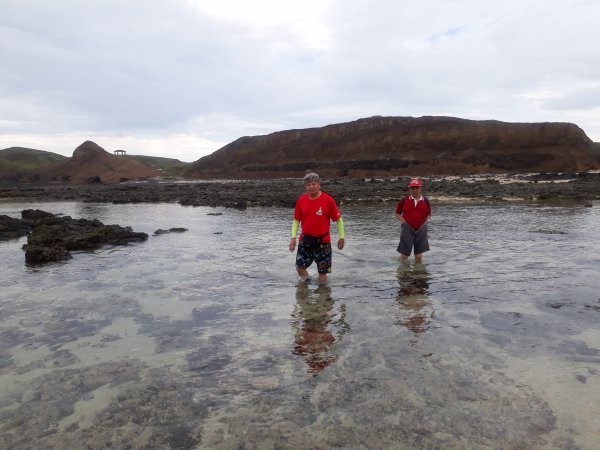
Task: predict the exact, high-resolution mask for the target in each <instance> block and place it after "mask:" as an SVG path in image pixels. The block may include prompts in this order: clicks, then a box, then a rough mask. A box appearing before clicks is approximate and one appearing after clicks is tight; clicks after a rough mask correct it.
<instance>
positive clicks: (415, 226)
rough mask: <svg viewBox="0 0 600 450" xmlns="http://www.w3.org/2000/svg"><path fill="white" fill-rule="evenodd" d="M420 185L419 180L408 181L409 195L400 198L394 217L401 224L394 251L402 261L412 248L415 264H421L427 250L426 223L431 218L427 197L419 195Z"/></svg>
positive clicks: (406, 257)
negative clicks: (398, 241)
mask: <svg viewBox="0 0 600 450" xmlns="http://www.w3.org/2000/svg"><path fill="white" fill-rule="evenodd" d="M421 185H422V183H421V180H419V179H416V178H415V179H412V180H410V182H409V183H408V189H409V191H410V195H408V196H407V197H404V198H401V199H400V201H399V202H398V205H397V206H396V217H398V220H399V221H400V224H401V225H400V243H399V244H398V248H397V249H396V250H397V251H398V253H400V259H401V260H402V261H406V260H407V259H408V257H409V256H410V254H411V252H412V250H413V247H414V250H415V261H416V262H421V261H422V260H423V253H424V252H426V251H428V250H429V242H428V240H427V221H428V220H429V219H430V218H431V206H430V205H429V200H428V199H427V197H425V196H424V195H422V194H421Z"/></svg>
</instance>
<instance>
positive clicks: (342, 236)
mask: <svg viewBox="0 0 600 450" xmlns="http://www.w3.org/2000/svg"><path fill="white" fill-rule="evenodd" d="M337 227H338V234H339V235H340V239H345V232H344V221H343V220H342V218H341V217H340V218H339V219H338V221H337Z"/></svg>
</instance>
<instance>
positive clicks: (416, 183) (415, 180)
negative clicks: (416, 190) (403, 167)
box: [408, 178, 422, 187]
mask: <svg viewBox="0 0 600 450" xmlns="http://www.w3.org/2000/svg"><path fill="white" fill-rule="evenodd" d="M421 185H422V183H421V180H419V179H418V178H413V179H412V180H410V183H408V187H415V186H416V187H421Z"/></svg>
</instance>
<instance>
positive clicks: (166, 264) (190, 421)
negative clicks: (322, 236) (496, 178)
mask: <svg viewBox="0 0 600 450" xmlns="http://www.w3.org/2000/svg"><path fill="white" fill-rule="evenodd" d="M394 206H395V205H394V204H392V203H381V204H378V205H370V206H359V205H348V206H342V213H343V215H344V220H345V223H346V229H347V240H346V248H345V249H344V250H343V251H335V250H334V262H333V265H334V272H333V273H332V275H331V276H330V280H329V282H328V284H327V285H324V286H319V285H317V284H316V283H315V282H314V281H311V282H309V283H302V282H298V280H297V276H296V275H295V270H294V268H293V266H294V255H293V254H291V253H289V251H288V250H287V245H288V242H289V231H290V229H291V214H292V212H291V211H288V210H283V209H278V208H251V209H248V210H246V211H238V210H231V209H221V208H201V207H198V208H190V207H182V206H179V205H175V204H154V205H146V204H136V205H131V204H130V205H112V204H88V203H38V204H35V205H32V204H18V203H0V214H8V215H12V216H15V217H17V216H19V215H20V211H21V210H22V209H26V208H31V207H35V208H39V209H44V210H46V211H50V212H54V213H64V214H67V215H71V216H72V217H76V218H79V217H84V218H90V219H92V218H93V219H96V218H97V219H99V220H100V221H102V222H103V223H105V224H111V223H117V224H119V225H122V226H131V227H132V228H133V229H134V231H144V232H146V233H148V234H150V235H151V234H152V233H153V232H154V230H156V229H159V228H162V229H168V228H171V227H185V228H188V231H187V232H185V233H181V234H180V233H172V234H166V235H160V236H152V235H151V236H150V237H149V239H148V241H147V242H145V243H141V244H133V245H129V246H125V247H111V248H104V249H102V250H99V251H96V252H93V253H87V252H79V253H75V254H74V255H73V256H74V257H73V259H71V260H69V261H66V262H64V263H59V264H51V265H48V266H43V267H37V268H28V267H26V266H25V265H24V253H23V251H22V250H21V249H20V247H21V246H22V245H23V243H24V242H25V239H24V238H23V239H19V240H15V241H10V242H4V243H0V258H1V260H2V278H1V281H0V282H1V284H2V289H1V291H0V318H1V319H0V448H15V449H19V448H72V449H77V448H109V447H111V448H179V449H193V448H199V449H203V448H211V449H213V448H216V449H237V448H260V449H269V448H306V449H321V448H323V449H325V448H336V447H337V448H373V449H381V448H590V449H592V448H596V447H597V442H598V441H599V440H600V404H599V403H598V401H597V399H598V397H599V396H600V373H599V370H600V364H599V363H600V326H599V325H598V323H599V320H600V293H599V292H600V277H599V276H598V273H599V272H598V267H600V264H599V257H598V255H599V254H600V227H599V225H600V204H598V203H595V204H594V205H593V207H592V208H589V207H585V206H584V205H582V204H573V205H569V204H561V205H533V204H531V205H527V204H514V205H513V204H503V205H493V206H491V205H484V204H468V205H465V204H457V203H454V204H450V203H446V204H435V203H434V204H433V207H434V220H433V222H432V223H431V225H430V245H431V248H432V251H431V252H429V253H427V254H426V255H425V262H424V264H420V265H419V264H415V263H414V262H411V263H410V264H408V265H402V264H400V263H399V261H398V257H397V253H396V252H395V248H396V245H397V236H398V227H397V224H396V222H395V219H394V217H393V209H394ZM215 213H222V215H213V214H215ZM333 229H335V227H333ZM334 234H335V232H334ZM309 271H310V272H311V273H312V274H315V269H314V268H310V269H309Z"/></svg>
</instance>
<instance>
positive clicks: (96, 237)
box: [0, 209, 148, 265]
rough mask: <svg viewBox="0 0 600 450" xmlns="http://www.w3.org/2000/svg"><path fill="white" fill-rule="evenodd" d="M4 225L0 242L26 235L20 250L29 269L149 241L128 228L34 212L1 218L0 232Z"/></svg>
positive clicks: (24, 211)
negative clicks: (88, 252)
mask: <svg viewBox="0 0 600 450" xmlns="http://www.w3.org/2000/svg"><path fill="white" fill-rule="evenodd" d="M4 225H6V227H5V228H6V230H5V231H7V233H0V240H6V239H12V238H17V237H20V236H24V235H27V244H25V245H24V246H23V250H25V262H26V263H27V264H28V265H36V264H44V263H48V262H52V261H61V260H65V259H69V258H71V252H72V251H75V250H95V249H98V248H100V247H102V246H104V245H126V244H128V243H130V242H141V241H145V240H146V239H148V235H147V234H146V233H138V232H135V231H132V230H131V228H130V227H121V226H119V225H104V224H103V223H102V222H100V221H98V220H87V219H73V218H71V217H69V216H56V215H54V214H51V213H48V212H45V211H41V210H37V209H36V210H33V209H26V210H23V211H22V212H21V219H16V218H10V217H8V216H0V231H2V228H3V226H4Z"/></svg>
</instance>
